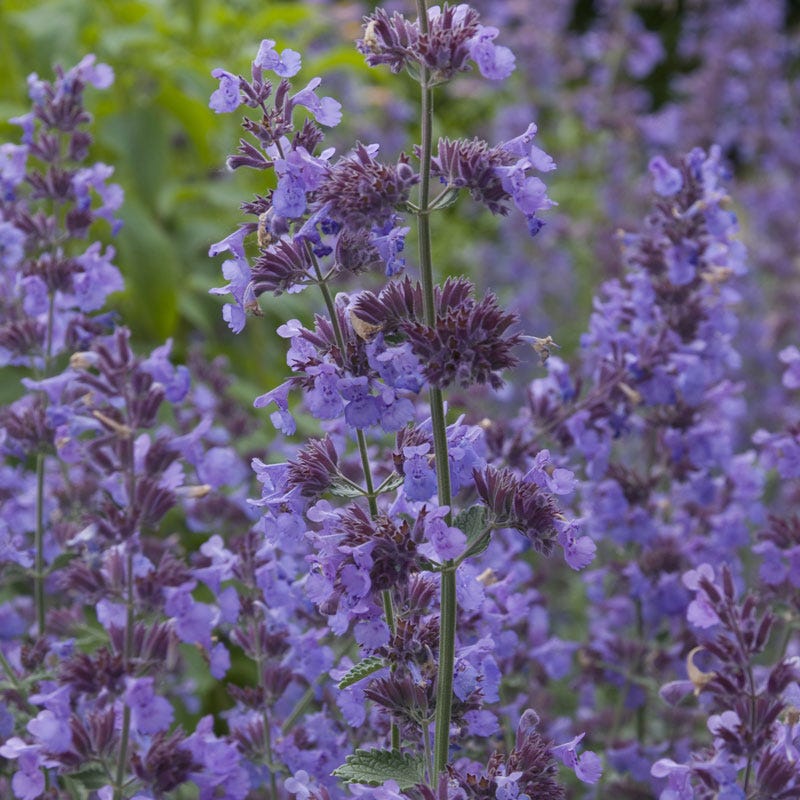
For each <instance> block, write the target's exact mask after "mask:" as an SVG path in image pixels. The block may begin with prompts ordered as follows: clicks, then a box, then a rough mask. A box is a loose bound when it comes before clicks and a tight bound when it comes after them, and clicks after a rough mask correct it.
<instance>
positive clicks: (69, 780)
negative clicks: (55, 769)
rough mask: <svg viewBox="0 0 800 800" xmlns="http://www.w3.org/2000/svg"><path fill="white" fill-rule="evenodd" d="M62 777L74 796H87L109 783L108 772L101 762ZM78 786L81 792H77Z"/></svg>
mask: <svg viewBox="0 0 800 800" xmlns="http://www.w3.org/2000/svg"><path fill="white" fill-rule="evenodd" d="M61 779H62V780H63V781H64V782H65V783H66V784H68V785H69V786H70V788H71V790H72V796H73V797H75V796H78V797H86V795H88V793H89V791H91V790H93V789H101V788H102V787H103V786H105V785H106V784H107V783H108V773H107V772H106V771H105V770H104V769H103V768H102V767H101V766H100V765H99V764H89V765H87V766H85V767H83V768H82V769H79V770H77V771H76V772H70V773H67V774H66V775H63V776H61ZM78 787H80V794H76V793H75V789H76V788H78Z"/></svg>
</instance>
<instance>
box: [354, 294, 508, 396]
mask: <svg viewBox="0 0 800 800" xmlns="http://www.w3.org/2000/svg"><path fill="white" fill-rule="evenodd" d="M472 293H473V286H472V284H471V283H470V282H469V281H468V280H466V279H465V278H453V279H451V278H448V279H447V280H446V281H445V283H444V286H442V287H440V288H439V287H437V289H436V324H435V325H427V324H425V322H423V321H422V296H421V293H420V287H419V285H418V284H417V285H415V284H413V283H412V282H411V281H410V280H408V279H406V280H405V281H403V282H402V283H399V284H398V283H390V284H388V285H387V286H386V287H385V288H384V289H383V290H382V291H381V292H380V293H379V294H377V295H376V294H374V293H372V292H363V293H361V295H359V297H358V298H357V299H356V301H355V303H354V306H353V315H354V316H355V317H356V318H357V319H358V320H361V321H363V322H364V323H366V324H368V325H371V326H374V328H375V330H380V331H381V332H382V333H383V334H384V335H389V334H393V333H398V332H399V333H402V334H403V335H404V337H405V339H406V340H407V341H408V343H409V345H410V347H411V351H412V352H413V353H414V355H415V356H416V357H417V359H419V362H420V364H422V365H423V367H422V370H423V374H424V376H425V378H426V379H427V380H428V381H429V382H430V383H432V384H434V385H435V386H440V387H446V386H449V385H450V384H452V383H456V384H458V385H459V386H463V387H466V386H470V385H472V384H474V383H478V384H487V383H488V384H490V385H491V386H493V387H494V388H499V387H500V386H502V378H501V377H500V375H499V373H500V372H501V371H502V370H504V369H507V368H510V367H513V366H514V365H515V364H517V358H516V357H515V356H514V355H512V353H511V350H512V348H513V347H514V346H515V345H517V344H518V343H519V342H520V341H521V337H520V334H517V333H510V332H509V328H511V327H512V326H513V325H514V323H515V322H516V321H517V317H516V315H515V314H512V313H509V312H506V311H504V310H503V309H502V308H501V307H500V305H499V304H498V302H497V298H496V297H495V295H494V294H493V293H491V292H488V293H487V294H486V295H485V296H484V297H482V298H481V299H480V300H475V299H474V298H473V297H472Z"/></svg>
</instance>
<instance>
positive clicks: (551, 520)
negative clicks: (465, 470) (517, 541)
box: [475, 466, 563, 555]
mask: <svg viewBox="0 0 800 800" xmlns="http://www.w3.org/2000/svg"><path fill="white" fill-rule="evenodd" d="M475 487H476V489H477V491H478V495H479V497H480V498H481V500H483V502H484V503H486V505H487V507H488V508H489V510H490V511H491V513H492V514H493V516H494V524H495V525H496V526H497V527H502V528H515V529H516V530H518V531H520V532H521V533H522V534H524V535H525V536H526V538H528V539H529V540H530V541H531V543H532V544H533V545H534V547H535V548H536V550H537V551H539V552H541V553H544V554H545V555H550V553H551V552H552V550H553V545H554V542H555V539H556V536H557V533H558V528H559V521H560V520H561V519H563V517H562V514H561V511H560V510H559V508H558V506H557V505H556V503H555V501H554V500H553V497H552V495H550V494H548V493H546V492H545V491H543V490H542V487H541V486H540V485H539V484H538V483H537V482H536V481H534V480H522V479H520V478H519V477H517V476H516V475H514V473H513V472H512V471H511V470H510V469H508V468H503V469H499V470H498V469H496V468H494V467H491V466H487V467H485V468H484V469H483V470H481V471H476V472H475Z"/></svg>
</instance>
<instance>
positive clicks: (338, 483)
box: [330, 477, 366, 498]
mask: <svg viewBox="0 0 800 800" xmlns="http://www.w3.org/2000/svg"><path fill="white" fill-rule="evenodd" d="M330 491H331V494H335V495H336V496H337V497H349V498H353V497H364V495H365V494H366V492H365V491H364V490H363V489H362V488H361V487H360V486H356V484H354V483H352V482H351V481H348V480H347V479H346V478H339V477H334V479H333V481H332V482H331V488H330Z"/></svg>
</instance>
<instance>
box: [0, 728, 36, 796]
mask: <svg viewBox="0 0 800 800" xmlns="http://www.w3.org/2000/svg"><path fill="white" fill-rule="evenodd" d="M0 756H3V757H4V758H9V759H17V766H18V770H17V772H15V773H14V777H13V778H12V779H11V788H12V789H13V791H14V797H16V798H17V800H36V798H37V797H39V796H40V795H41V794H42V793H43V792H44V786H45V782H44V773H43V772H42V770H41V769H39V765H40V762H41V756H40V754H39V748H38V747H35V746H33V745H28V744H26V743H25V742H23V741H22V739H19V738H18V737H16V736H13V737H12V738H10V739H9V740H8V741H7V742H5V744H3V746H2V747H0Z"/></svg>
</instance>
